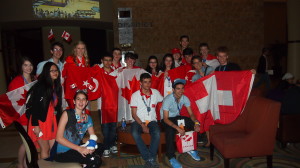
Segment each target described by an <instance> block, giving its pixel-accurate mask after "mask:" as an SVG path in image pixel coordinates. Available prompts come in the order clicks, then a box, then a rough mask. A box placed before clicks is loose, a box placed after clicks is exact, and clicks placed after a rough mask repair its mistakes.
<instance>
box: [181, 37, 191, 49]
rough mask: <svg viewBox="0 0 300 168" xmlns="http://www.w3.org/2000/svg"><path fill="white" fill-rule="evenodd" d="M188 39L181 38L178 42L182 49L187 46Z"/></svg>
mask: <svg viewBox="0 0 300 168" xmlns="http://www.w3.org/2000/svg"><path fill="white" fill-rule="evenodd" d="M189 43H190V42H189V39H188V38H182V39H181V41H180V46H181V47H182V48H183V49H184V48H187V47H188V46H189Z"/></svg>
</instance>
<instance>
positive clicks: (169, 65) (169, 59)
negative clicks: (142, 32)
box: [159, 53, 175, 97]
mask: <svg viewBox="0 0 300 168" xmlns="http://www.w3.org/2000/svg"><path fill="white" fill-rule="evenodd" d="M173 68H175V62H174V58H173V55H172V54H169V53H168V54H166V55H165V56H164V57H163V60H162V62H161V70H160V73H159V75H161V73H164V78H165V82H164V88H165V89H164V97H166V96H167V95H169V94H171V93H172V81H171V78H170V76H169V74H168V71H169V70H171V69H173Z"/></svg>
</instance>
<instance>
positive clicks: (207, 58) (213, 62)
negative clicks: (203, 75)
mask: <svg viewBox="0 0 300 168" xmlns="http://www.w3.org/2000/svg"><path fill="white" fill-rule="evenodd" d="M199 54H200V56H201V58H202V63H203V66H205V67H206V66H210V67H212V68H213V69H216V67H218V66H219V65H220V63H219V61H218V59H217V57H216V56H213V55H211V54H209V47H208V44H207V43H200V45H199Z"/></svg>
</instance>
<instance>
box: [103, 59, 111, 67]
mask: <svg viewBox="0 0 300 168" xmlns="http://www.w3.org/2000/svg"><path fill="white" fill-rule="evenodd" d="M102 63H103V67H105V68H110V66H111V63H112V58H111V57H103V59H102Z"/></svg>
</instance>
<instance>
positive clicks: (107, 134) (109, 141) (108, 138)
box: [101, 122, 117, 150]
mask: <svg viewBox="0 0 300 168" xmlns="http://www.w3.org/2000/svg"><path fill="white" fill-rule="evenodd" d="M101 129H102V134H103V136H104V140H103V146H104V150H109V149H110V148H111V147H112V146H114V145H115V143H116V137H117V135H116V131H117V123H116V122H113V123H106V124H101Z"/></svg>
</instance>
